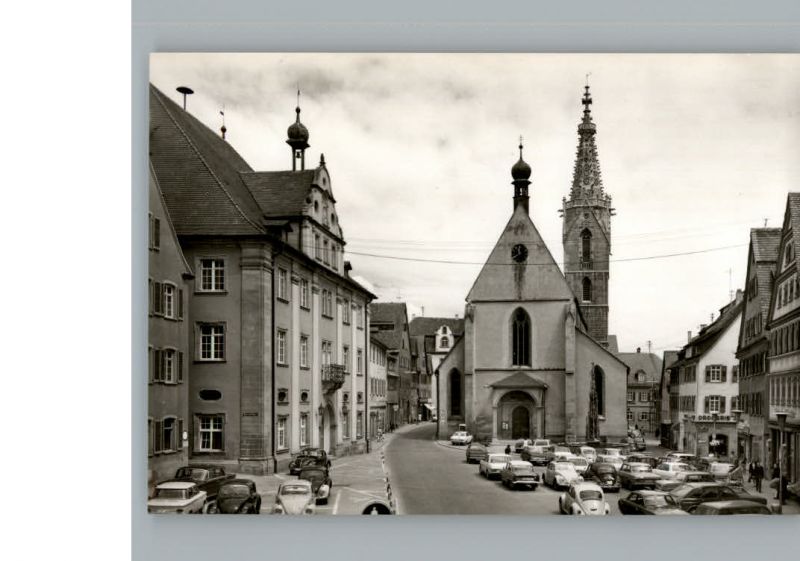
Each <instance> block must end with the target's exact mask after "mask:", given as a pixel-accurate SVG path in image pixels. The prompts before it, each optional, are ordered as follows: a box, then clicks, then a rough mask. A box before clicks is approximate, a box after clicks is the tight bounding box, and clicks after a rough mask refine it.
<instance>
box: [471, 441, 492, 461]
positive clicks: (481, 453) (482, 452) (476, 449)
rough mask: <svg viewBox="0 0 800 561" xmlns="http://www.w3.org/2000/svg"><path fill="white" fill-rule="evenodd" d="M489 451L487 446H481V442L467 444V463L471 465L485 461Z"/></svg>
mask: <svg viewBox="0 0 800 561" xmlns="http://www.w3.org/2000/svg"><path fill="white" fill-rule="evenodd" d="M487 453H488V450H487V449H486V446H484V445H483V444H481V443H480V442H470V443H469V444H467V450H466V455H467V463H468V464H471V463H473V462H480V461H481V460H483V459H486V455H487Z"/></svg>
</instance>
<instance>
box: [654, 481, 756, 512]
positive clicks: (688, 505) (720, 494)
mask: <svg viewBox="0 0 800 561" xmlns="http://www.w3.org/2000/svg"><path fill="white" fill-rule="evenodd" d="M670 494H671V495H672V498H673V499H675V501H677V503H678V504H679V505H680V506H681V508H682V509H683V510H685V511H686V512H688V513H692V512H693V511H694V509H696V508H697V507H698V506H699V505H701V504H703V503H711V502H716V501H737V500H747V501H752V502H754V503H760V504H762V505H766V504H767V499H765V498H764V497H760V496H758V495H751V494H749V493H747V492H744V491H742V492H736V491H735V490H733V489H732V488H730V487H728V486H727V485H720V484H719V483H684V484H683V485H681V486H680V487H677V488H676V489H673V490H672V491H671V492H670Z"/></svg>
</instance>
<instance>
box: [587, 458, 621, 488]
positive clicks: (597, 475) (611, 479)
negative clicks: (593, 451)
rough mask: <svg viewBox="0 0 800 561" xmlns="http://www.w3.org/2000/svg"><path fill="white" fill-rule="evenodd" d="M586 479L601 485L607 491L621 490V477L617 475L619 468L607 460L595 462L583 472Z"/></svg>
mask: <svg viewBox="0 0 800 561" xmlns="http://www.w3.org/2000/svg"><path fill="white" fill-rule="evenodd" d="M582 477H583V479H584V480H585V481H591V482H592V483H596V484H598V485H599V486H600V488H601V489H602V490H603V491H604V492H606V493H616V492H617V491H619V477H618V476H617V468H615V467H614V466H613V465H612V464H609V463H605V462H594V463H592V464H591V465H590V466H589V469H588V470H586V473H584V474H583V476H582Z"/></svg>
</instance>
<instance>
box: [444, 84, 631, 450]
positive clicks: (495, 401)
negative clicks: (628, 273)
mask: <svg viewBox="0 0 800 561" xmlns="http://www.w3.org/2000/svg"><path fill="white" fill-rule="evenodd" d="M583 104H584V113H583V120H582V122H581V123H580V125H579V126H578V133H579V135H580V140H579V145H578V155H577V161H576V164H575V174H574V179H573V185H572V190H571V192H570V199H569V200H568V201H565V203H564V209H563V210H564V255H565V261H566V265H565V272H564V273H562V271H561V270H560V269H559V267H558V265H557V263H556V261H555V259H554V258H553V256H552V254H551V253H550V250H549V249H548V248H547V246H546V244H545V243H544V240H543V239H542V237H541V235H540V234H539V231H538V230H537V229H536V226H535V225H534V223H533V221H532V220H531V218H530V216H529V213H528V207H529V201H530V197H529V193H528V189H529V186H530V185H531V181H530V176H531V167H530V166H529V165H528V164H527V163H526V162H525V161H524V160H523V157H522V148H523V147H522V144H520V147H519V149H520V158H519V161H518V162H517V163H516V164H514V166H513V167H512V168H511V176H512V178H513V181H512V184H513V186H514V197H513V211H512V214H511V217H510V219H509V221H508V223H507V225H506V227H505V229H504V230H503V232H502V233H501V235H500V239H499V240H498V241H497V243H496V244H495V247H494V249H493V250H492V252H491V254H490V255H489V258H488V260H487V261H486V263H485V264H484V266H483V269H482V270H481V272H480V274H479V275H478V278H477V279H476V280H475V283H474V284H473V286H472V289H471V290H470V291H469V294H468V295H467V297H466V306H465V313H464V334H463V336H462V337H460V338H458V339H457V341H456V342H455V344H454V345H453V347H452V349H451V351H450V352H449V353H448V354H447V356H446V357H445V358H444V359H443V360H442V362H441V363H440V364H439V366H438V368H437V378H438V380H437V385H438V390H439V392H440V394H439V399H438V400H437V401H438V419H439V432H440V434H445V435H446V434H450V433H451V432H452V431H454V430H456V429H457V427H458V425H459V424H462V423H464V424H466V425H467V430H469V431H470V432H471V433H472V434H474V435H475V436H476V438H478V439H481V440H482V439H485V438H492V439H501V440H507V439H517V438H551V439H554V440H556V441H560V440H570V441H571V440H593V439H601V440H602V439H608V440H609V441H614V440H616V441H618V440H619V439H620V438H622V437H624V436H625V435H626V433H627V421H626V417H625V411H626V408H625V405H626V378H627V371H628V367H627V366H626V365H625V363H624V362H622V361H621V360H620V359H619V358H618V357H617V356H616V355H614V354H613V353H612V352H611V351H609V350H607V349H606V347H605V345H606V343H607V340H608V297H607V295H608V256H609V253H610V247H611V245H610V216H611V215H612V209H611V206H610V197H608V196H607V195H605V193H604V192H603V187H602V183H601V181H600V172H599V164H598V160H597V151H596V147H595V144H594V135H595V132H596V131H595V125H594V123H592V118H591V112H590V109H589V105H590V104H591V96H590V94H589V88H588V87H587V88H586V93H585V94H584V96H583Z"/></svg>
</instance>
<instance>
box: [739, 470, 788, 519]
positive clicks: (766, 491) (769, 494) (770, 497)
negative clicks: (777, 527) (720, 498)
mask: <svg viewBox="0 0 800 561" xmlns="http://www.w3.org/2000/svg"><path fill="white" fill-rule="evenodd" d="M769 481H770V480H769V479H765V480H764V481H762V482H761V492H760V493H759V492H757V491H756V486H755V484H754V483H748V482H747V478H745V480H744V489H745V491H747V492H748V493H750V494H751V495H758V496H760V497H764V498H765V499H767V506H768V507H770V508H771V509H773V511H774V507H773V505H777V504H778V499H776V498H775V493H776V491H775V489H772V488H771V487H770V486H769ZM783 514H800V503H798V501H797V499H796V498H794V497H793V496H790V497H787V498H786V504H785V505H783Z"/></svg>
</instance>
